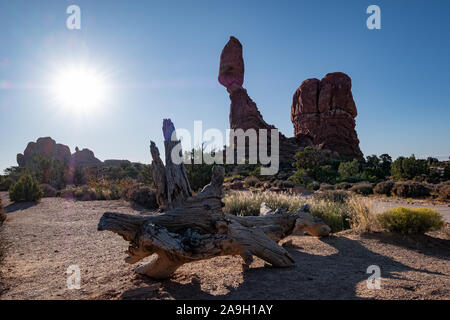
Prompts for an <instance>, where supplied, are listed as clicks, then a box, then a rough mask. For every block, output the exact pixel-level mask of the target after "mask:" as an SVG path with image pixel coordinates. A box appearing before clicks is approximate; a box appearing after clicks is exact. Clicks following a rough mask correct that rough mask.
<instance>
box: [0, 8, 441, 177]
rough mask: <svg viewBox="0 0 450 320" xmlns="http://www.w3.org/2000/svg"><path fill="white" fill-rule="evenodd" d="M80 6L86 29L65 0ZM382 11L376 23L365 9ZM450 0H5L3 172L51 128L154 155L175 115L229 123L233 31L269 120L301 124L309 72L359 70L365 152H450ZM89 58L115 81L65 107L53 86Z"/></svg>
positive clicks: (137, 157) (119, 151) (0, 21)
mask: <svg viewBox="0 0 450 320" xmlns="http://www.w3.org/2000/svg"><path fill="white" fill-rule="evenodd" d="M70 4H77V5H79V6H80V8H81V14H82V16H81V18H82V22H81V30H68V29H67V28H66V19H67V17H68V15H67V14H66V8H67V6H68V5H70ZM371 4H377V5H379V6H380V8H381V26H382V29H381V30H368V29H367V27H366V19H367V17H368V15H367V14H366V12H365V11H366V8H367V7H368V6H369V5H371ZM449 16H450V2H449V1H445V0H443V1H437V0H434V1H400V0H396V1H372V0H370V1H363V0H360V1H331V0H329V1H327V0H322V1H312V0H308V1H301V0H296V1H253V0H248V1H213V0H209V1H197V0H196V1H181V0H179V1H167V0H166V1H122V0H114V1H110V0H104V1H101V0H96V1H93V0H90V1H86V0H73V1H65V0H54V1H27V0H15V1H10V0H0V30H1V32H0V43H1V44H2V45H1V46H0V120H1V124H0V136H1V137H2V138H1V142H0V170H1V169H4V168H6V167H8V166H11V165H16V154H17V153H19V152H23V150H24V148H25V147H26V144H27V143H28V142H29V141H35V140H36V139H37V138H38V137H41V136H51V137H52V138H53V139H55V140H56V141H57V142H59V143H64V144H67V145H68V146H69V147H70V148H71V150H72V152H74V149H75V146H78V147H80V148H84V147H87V148H89V149H91V150H93V151H94V152H95V154H96V156H97V157H98V158H100V159H102V160H104V159H129V160H131V161H140V162H143V163H149V162H150V161H151V158H150V154H149V149H148V146H149V140H150V139H152V140H155V141H156V142H157V144H159V145H160V146H161V142H162V132H161V125H162V119H163V118H167V117H170V118H171V119H172V120H173V122H174V123H175V126H176V127H177V128H186V129H190V130H193V126H194V121H195V120H202V121H203V127H204V129H207V128H218V129H220V130H222V131H223V132H225V130H226V128H227V127H228V114H229V98H228V94H227V92H226V90H225V88H224V87H222V86H221V85H220V84H219V83H218V82H217V74H218V67H219V56H220V52H221V50H222V48H223V46H224V45H225V44H226V42H227V41H228V38H229V36H230V35H234V36H236V37H237V38H238V39H239V40H240V41H241V43H242V44H243V46H244V59H245V68H246V72H245V82H244V87H245V88H246V89H247V90H248V93H249V95H250V96H251V97H252V99H253V100H254V101H255V102H256V103H257V105H258V107H259V109H260V111H261V113H262V114H263V116H264V118H265V120H266V121H267V122H268V123H271V124H274V125H275V126H277V127H278V128H279V129H280V130H281V131H282V132H283V133H284V134H285V135H287V136H292V135H293V126H292V123H291V121H290V107H291V102H292V95H293V93H294V91H295V90H296V88H297V87H298V86H299V85H300V84H301V82H302V81H303V80H305V79H307V78H313V77H315V78H319V79H320V78H322V77H323V76H324V75H325V74H326V73H329V72H335V71H341V72H345V73H347V74H348V75H349V76H350V77H351V78H352V82H353V95H354V98H355V101H356V105H357V108H358V117H357V118H356V128H357V131H358V136H359V139H360V147H361V150H362V151H363V153H364V154H365V155H369V154H381V153H389V154H390V155H392V156H393V157H397V156H399V155H410V154H413V153H414V154H416V156H420V157H425V156H428V155H430V156H441V157H443V158H444V159H446V158H448V156H449V155H450V140H449V137H450V126H449V123H450V121H449V120H450V90H449V88H450V77H449V71H450V62H449V57H450V44H449V38H450V37H449V34H450V32H449V31H450V24H449V23H448V21H449ZM70 63H83V64H85V65H87V66H90V67H91V68H94V69H95V70H98V72H100V73H101V74H102V75H104V77H105V78H106V80H107V82H108V84H109V85H110V86H111V88H110V90H109V94H108V99H107V102H105V103H104V104H103V105H102V106H101V108H98V109H96V110H93V111H92V112H91V113H90V114H89V115H80V114H77V113H76V112H72V111H70V110H67V109H64V108H61V107H58V106H56V105H55V102H54V99H52V97H51V96H50V95H49V94H48V90H46V89H45V87H46V86H47V85H48V79H49V77H50V74H51V73H52V72H54V70H55V68H57V66H64V65H66V64H70Z"/></svg>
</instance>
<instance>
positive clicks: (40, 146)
mask: <svg viewBox="0 0 450 320" xmlns="http://www.w3.org/2000/svg"><path fill="white" fill-rule="evenodd" d="M36 156H43V157H46V158H53V159H56V160H59V161H61V162H69V161H70V157H71V154H70V148H69V147H68V146H65V145H63V144H59V143H56V141H55V140H53V139H52V138H50V137H45V138H39V139H37V141H36V142H30V143H28V145H27V147H26V148H25V151H24V152H23V154H21V153H19V154H18V155H17V163H18V164H19V166H21V167H24V166H27V165H30V164H31V163H32V162H33V158H34V157H36Z"/></svg>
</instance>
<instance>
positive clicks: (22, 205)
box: [5, 202, 39, 213]
mask: <svg viewBox="0 0 450 320" xmlns="http://www.w3.org/2000/svg"><path fill="white" fill-rule="evenodd" d="M38 204H39V202H14V203H11V204H9V205H7V206H6V207H5V211H6V213H11V212H15V211H21V210H26V209H28V208H31V207H34V206H35V205H38Z"/></svg>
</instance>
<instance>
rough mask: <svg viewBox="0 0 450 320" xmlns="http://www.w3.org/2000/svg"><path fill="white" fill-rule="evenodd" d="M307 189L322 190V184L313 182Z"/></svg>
mask: <svg viewBox="0 0 450 320" xmlns="http://www.w3.org/2000/svg"><path fill="white" fill-rule="evenodd" d="M306 188H307V189H309V190H314V191H317V190H319V189H320V183H318V182H316V181H313V182H311V183H308V185H307V186H306Z"/></svg>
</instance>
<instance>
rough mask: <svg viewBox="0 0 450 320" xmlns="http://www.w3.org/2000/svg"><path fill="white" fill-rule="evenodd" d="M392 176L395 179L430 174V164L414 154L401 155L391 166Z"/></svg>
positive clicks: (406, 178)
mask: <svg viewBox="0 0 450 320" xmlns="http://www.w3.org/2000/svg"><path fill="white" fill-rule="evenodd" d="M391 172H392V176H393V177H394V179H395V180H408V179H414V178H415V177H417V176H420V175H422V174H423V175H428V173H429V164H428V162H427V161H426V160H418V159H416V157H415V156H414V155H412V156H411V157H406V158H405V157H399V158H397V159H396V160H395V161H394V162H393V163H392V166H391Z"/></svg>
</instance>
